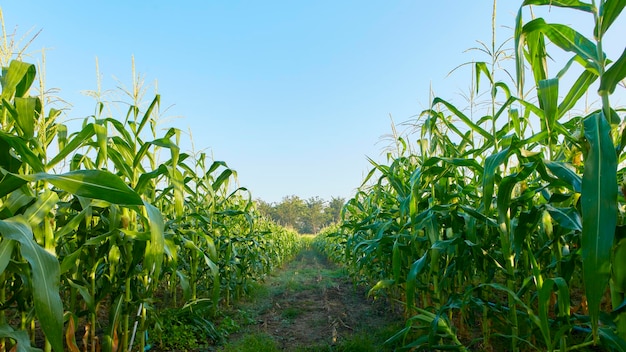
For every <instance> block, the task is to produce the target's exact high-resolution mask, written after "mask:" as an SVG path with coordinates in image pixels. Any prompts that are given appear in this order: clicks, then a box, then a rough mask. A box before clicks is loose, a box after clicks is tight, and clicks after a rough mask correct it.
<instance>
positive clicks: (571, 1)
mask: <svg viewBox="0 0 626 352" xmlns="http://www.w3.org/2000/svg"><path fill="white" fill-rule="evenodd" d="M527 5H547V6H558V7H566V8H570V9H577V10H582V11H585V12H590V13H594V12H595V7H594V6H593V5H592V4H588V3H585V2H582V1H578V0H525V1H524V3H522V6H527Z"/></svg>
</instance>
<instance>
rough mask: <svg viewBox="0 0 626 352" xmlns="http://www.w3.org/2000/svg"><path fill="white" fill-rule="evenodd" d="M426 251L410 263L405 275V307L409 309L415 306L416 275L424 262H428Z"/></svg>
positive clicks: (423, 266) (422, 267) (424, 264)
mask: <svg viewBox="0 0 626 352" xmlns="http://www.w3.org/2000/svg"><path fill="white" fill-rule="evenodd" d="M428 253H429V251H426V253H424V255H423V256H422V257H421V258H420V259H418V260H416V261H415V262H413V264H411V269H410V270H409V274H408V275H407V277H406V289H405V291H406V309H407V311H411V310H412V309H414V308H415V288H416V287H417V276H418V275H419V274H420V273H421V272H422V270H424V268H425V267H426V264H428Z"/></svg>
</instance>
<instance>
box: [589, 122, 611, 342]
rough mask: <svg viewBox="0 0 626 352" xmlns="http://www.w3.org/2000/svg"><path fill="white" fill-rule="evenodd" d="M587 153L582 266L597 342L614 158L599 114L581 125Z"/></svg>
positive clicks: (608, 244)
mask: <svg viewBox="0 0 626 352" xmlns="http://www.w3.org/2000/svg"><path fill="white" fill-rule="evenodd" d="M584 127H585V138H586V139H587V141H588V142H589V151H588V153H587V155H586V157H585V171H584V173H583V180H582V193H581V208H582V223H583V229H582V240H581V247H582V262H583V279H584V283H585V291H586V295H587V301H588V303H589V317H590V318H591V324H592V328H593V333H594V338H596V339H597V334H598V319H599V316H600V301H601V299H602V296H603V295H604V292H605V290H606V285H607V283H608V280H609V275H610V260H611V247H612V246H613V238H614V236H615V226H616V224H617V157H616V155H615V147H614V146H613V142H612V141H611V135H610V132H611V127H610V126H609V124H608V122H607V121H606V119H605V118H604V115H603V114H602V113H601V112H597V113H594V114H592V115H590V116H588V117H587V118H586V119H585V121H584Z"/></svg>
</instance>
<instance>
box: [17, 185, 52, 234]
mask: <svg viewBox="0 0 626 352" xmlns="http://www.w3.org/2000/svg"><path fill="white" fill-rule="evenodd" d="M58 201H59V196H58V195H57V194H56V192H53V191H51V190H49V189H47V190H45V191H43V192H42V193H41V194H39V195H38V196H37V200H36V201H35V203H34V204H33V205H31V206H29V207H28V209H26V211H25V212H24V217H25V218H26V221H28V223H29V224H30V226H31V227H35V226H37V225H39V224H41V222H42V221H44V219H45V217H46V215H47V214H48V213H49V212H50V210H52V208H53V207H54V206H55V205H56V204H57V202H58Z"/></svg>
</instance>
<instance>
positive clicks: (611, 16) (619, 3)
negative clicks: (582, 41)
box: [593, 0, 626, 39]
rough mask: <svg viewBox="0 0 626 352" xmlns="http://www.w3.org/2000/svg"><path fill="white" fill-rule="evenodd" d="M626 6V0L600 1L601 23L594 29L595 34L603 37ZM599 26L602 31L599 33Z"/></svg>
mask: <svg viewBox="0 0 626 352" xmlns="http://www.w3.org/2000/svg"><path fill="white" fill-rule="evenodd" d="M624 6H626V0H604V1H601V2H600V21H601V25H600V26H599V27H598V26H595V27H594V30H593V36H594V37H596V38H598V39H602V38H603V37H604V34H605V33H606V31H607V30H608V29H609V27H610V26H611V24H613V22H614V21H615V19H617V17H619V14H620V13H622V10H624ZM598 28H600V32H599V33H598Z"/></svg>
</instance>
